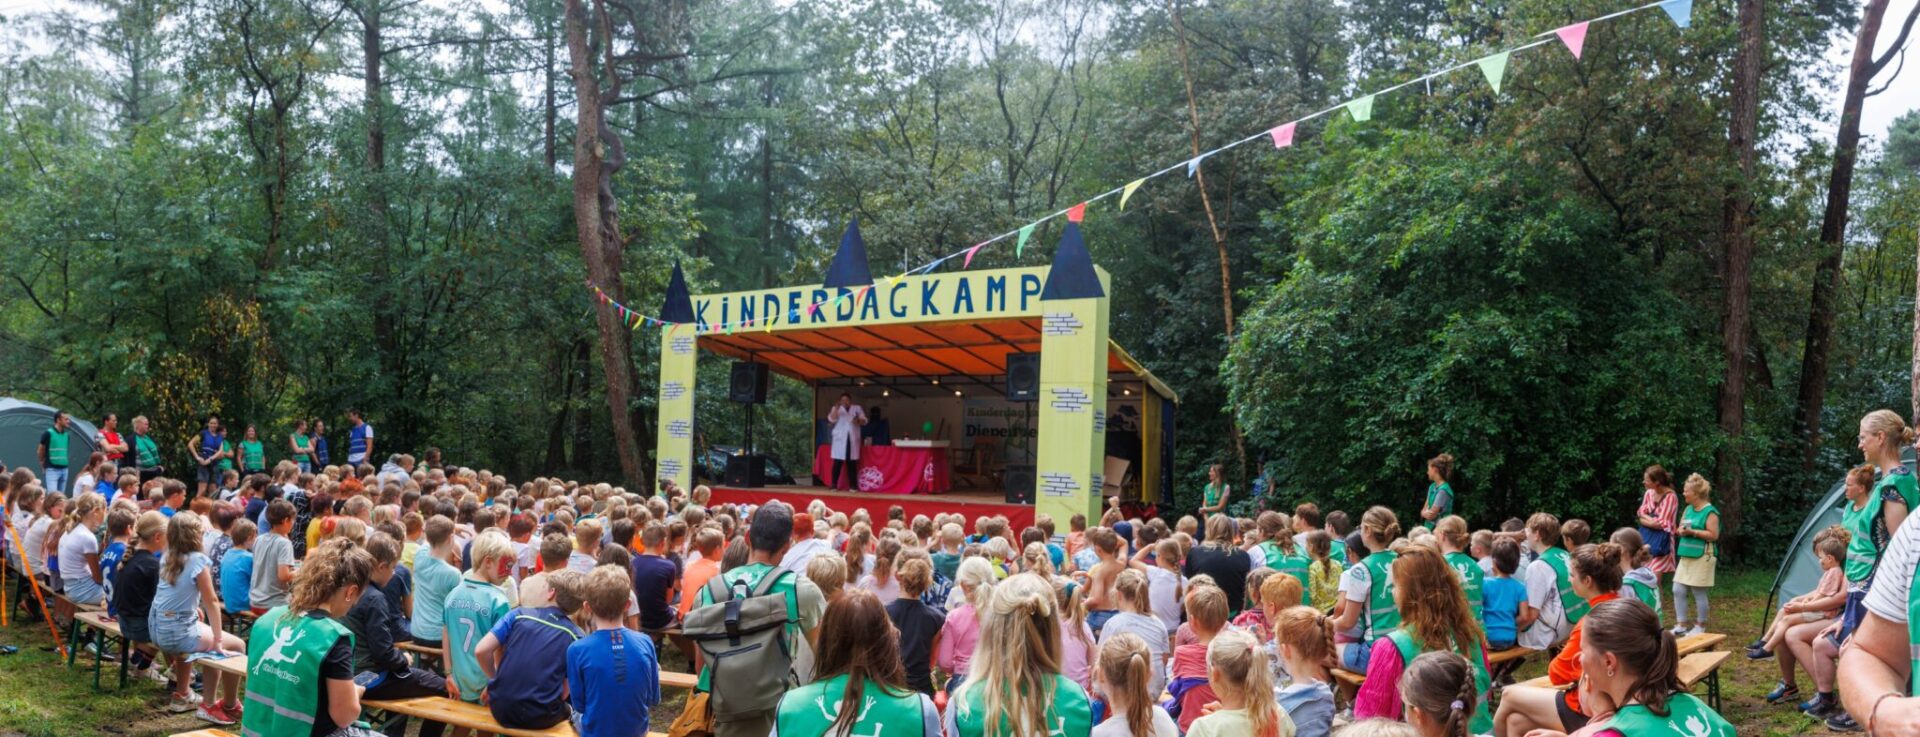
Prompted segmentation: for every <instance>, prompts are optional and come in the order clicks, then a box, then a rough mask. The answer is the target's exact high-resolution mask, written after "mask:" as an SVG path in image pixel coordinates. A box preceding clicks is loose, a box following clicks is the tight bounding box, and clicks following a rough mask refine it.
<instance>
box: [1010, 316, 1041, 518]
mask: <svg viewBox="0 0 1920 737" xmlns="http://www.w3.org/2000/svg"><path fill="white" fill-rule="evenodd" d="M1007 399H1008V400H1010V401H1015V402H1021V403H1024V404H1025V405H1026V407H1027V425H1026V426H1027V427H1028V428H1032V427H1033V403H1034V402H1036V401H1039V399H1040V354H1038V353H1009V354H1007ZM1001 480H1002V482H1003V483H1004V484H1005V486H1006V487H1007V488H1006V491H1007V503H1008V504H1032V503H1033V494H1034V487H1035V473H1034V466H1033V464H1031V463H1010V464H1007V466H1006V468H1005V469H1003V470H1002V471H1001Z"/></svg>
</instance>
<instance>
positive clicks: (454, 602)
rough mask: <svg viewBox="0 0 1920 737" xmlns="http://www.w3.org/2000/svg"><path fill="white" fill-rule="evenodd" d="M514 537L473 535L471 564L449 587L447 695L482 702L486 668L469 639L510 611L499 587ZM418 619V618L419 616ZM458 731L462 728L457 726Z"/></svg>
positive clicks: (444, 654)
mask: <svg viewBox="0 0 1920 737" xmlns="http://www.w3.org/2000/svg"><path fill="white" fill-rule="evenodd" d="M513 559H514V556H513V543H512V542H510V541H508V540H507V534H506V533H504V532H500V531H499V530H487V531H486V532H483V533H480V536H479V537H475V538H474V539H473V570H470V571H467V575H466V576H465V577H463V578H461V579H460V585H458V586H455V587H454V588H453V591H451V592H448V594H447V601H446V605H445V606H444V607H442V611H441V616H443V617H445V620H446V639H445V640H442V641H441V642H440V652H441V658H443V660H442V661H441V662H444V663H446V664H447V685H448V686H449V689H448V690H449V691H450V692H452V693H450V694H449V695H452V696H455V697H456V698H459V699H461V700H462V701H466V702H467V703H470V704H478V703H480V702H481V701H483V699H482V695H483V692H484V691H486V689H487V672H486V671H485V670H483V669H482V668H481V666H480V660H479V656H478V655H475V654H474V652H473V648H471V647H468V646H466V643H475V644H478V643H479V642H480V640H481V638H484V637H486V636H487V633H489V632H492V631H493V626H494V625H495V624H497V623H499V621H500V620H501V618H503V617H505V616H507V611H508V610H510V609H512V607H511V606H510V605H509V604H508V603H507V595H506V593H505V592H503V591H501V590H500V587H499V586H498V584H499V583H500V579H503V578H506V577H507V575H508V574H509V573H512V571H513ZM415 621H416V622H417V621H418V620H415ZM454 734H455V735H456V737H461V735H463V734H464V733H463V732H462V731H461V730H455V731H454Z"/></svg>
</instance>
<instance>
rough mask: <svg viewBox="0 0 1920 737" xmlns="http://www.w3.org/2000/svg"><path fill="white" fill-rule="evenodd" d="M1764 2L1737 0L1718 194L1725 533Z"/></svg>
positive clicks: (1734, 467)
mask: <svg viewBox="0 0 1920 737" xmlns="http://www.w3.org/2000/svg"><path fill="white" fill-rule="evenodd" d="M1764 10H1765V7H1764V3H1763V0H1739V11H1738V12H1739V16H1738V23H1739V27H1740V35H1739V38H1740V48H1739V51H1738V52H1737V53H1735V55H1734V60H1733V79H1732V81H1731V84H1730V88H1731V89H1730V91H1729V94H1728V100H1729V104H1730V107H1731V108H1732V111H1731V112H1732V125H1731V126H1729V129H1728V132H1727V146H1728V149H1729V151H1730V153H1732V155H1733V158H1734V160H1735V161H1736V162H1737V163H1738V164H1739V167H1740V175H1739V177H1737V179H1736V181H1734V182H1733V183H1732V184H1729V185H1728V186H1727V188H1726V189H1725V191H1724V192H1723V193H1722V194H1721V200H1720V203H1721V207H1720V213H1721V233H1722V238H1723V239H1724V247H1725V249H1726V250H1725V254H1724V256H1723V258H1722V259H1721V265H1720V271H1721V279H1722V282H1723V288H1724V290H1725V293H1724V302H1723V307H1722V312H1721V317H1720V335H1721V341H1722V358H1723V359H1724V360H1725V366H1724V367H1723V369H1722V371H1721V377H1720V402H1719V415H1720V432H1721V435H1722V436H1723V437H1722V438H1721V440H1722V445H1721V447H1720V452H1719V454H1718V456H1719V457H1718V467H1719V468H1718V471H1717V472H1716V474H1715V475H1717V476H1718V477H1719V478H1717V479H1715V484H1714V487H1715V492H1714V496H1715V497H1716V503H1717V504H1716V506H1719V507H1720V509H1721V511H1722V512H1723V513H1724V514H1725V516H1726V517H1725V526H1724V528H1723V534H1725V533H1731V532H1733V531H1735V530H1738V529H1739V528H1740V516H1741V509H1740V505H1741V495H1742V491H1743V485H1744V484H1743V482H1744V469H1743V468H1742V467H1741V457H1740V456H1741V452H1742V450H1743V446H1744V444H1745V436H1746V419H1747V417H1746V415H1747V351H1748V349H1749V348H1750V346H1749V345H1748V336H1749V335H1750V333H1749V331H1748V321H1749V320H1751V319H1752V317H1751V315H1749V314H1748V309H1749V307H1748V298H1749V297H1750V296H1751V294H1752V291H1753V192H1752V191H1751V190H1750V189H1749V185H1750V183H1751V182H1753V180H1754V166H1755V157H1756V153H1757V151H1756V147H1755V140H1754V136H1755V133H1756V129H1757V127H1758V123H1759V119H1760V65H1761V61H1762V60H1763V59H1762V57H1763V56H1764V53H1763V52H1764V46H1763V45H1762V42H1763V41H1764V39H1765V35H1764V34H1765V24H1764V16H1763V15H1762V14H1763V12H1764Z"/></svg>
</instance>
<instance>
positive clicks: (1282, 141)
mask: <svg viewBox="0 0 1920 737" xmlns="http://www.w3.org/2000/svg"><path fill="white" fill-rule="evenodd" d="M1293 127H1294V124H1293V123H1288V124H1286V125H1283V126H1280V127H1278V128H1275V129H1273V130H1271V131H1268V132H1269V133H1272V134H1273V147H1274V148H1286V147H1288V146H1291V145H1293Z"/></svg>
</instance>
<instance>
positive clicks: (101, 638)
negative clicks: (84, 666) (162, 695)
mask: <svg viewBox="0 0 1920 737" xmlns="http://www.w3.org/2000/svg"><path fill="white" fill-rule="evenodd" d="M73 622H74V624H73V627H74V629H73V636H72V637H70V638H68V639H69V640H70V641H71V642H72V644H73V646H72V647H70V648H68V650H67V666H68V667H72V666H73V657H74V653H75V652H77V651H78V650H79V649H80V641H79V628H81V627H85V628H86V629H87V630H88V631H89V632H90V634H91V637H90V638H89V640H90V641H91V642H92V643H93V646H94V649H95V650H100V651H104V650H106V648H107V643H106V641H107V640H109V639H111V640H113V641H115V642H118V643H120V686H119V688H126V687H127V667H128V665H127V661H128V660H129V658H128V657H127V656H128V655H130V654H131V653H130V651H131V650H132V643H130V642H128V641H127V637H126V635H124V634H121V632H120V622H119V620H116V619H109V618H108V617H107V613H106V612H104V611H95V612H79V613H77V614H74V615H73ZM103 660H105V658H94V659H93V690H95V691H99V690H100V663H101V661H103Z"/></svg>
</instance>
